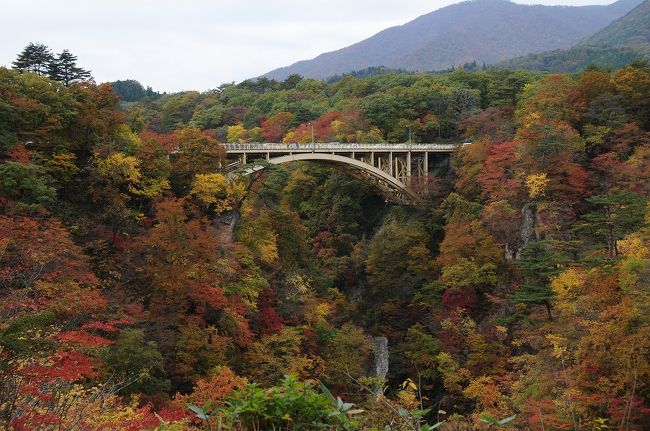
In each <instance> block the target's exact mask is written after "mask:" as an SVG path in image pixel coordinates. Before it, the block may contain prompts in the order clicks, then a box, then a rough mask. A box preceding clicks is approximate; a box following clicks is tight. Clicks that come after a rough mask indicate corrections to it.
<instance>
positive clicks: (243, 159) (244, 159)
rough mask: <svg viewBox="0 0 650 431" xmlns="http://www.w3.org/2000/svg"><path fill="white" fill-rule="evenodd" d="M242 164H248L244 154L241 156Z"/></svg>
mask: <svg viewBox="0 0 650 431" xmlns="http://www.w3.org/2000/svg"><path fill="white" fill-rule="evenodd" d="M241 164H242V165H245V164H246V153H243V154H242V155H241Z"/></svg>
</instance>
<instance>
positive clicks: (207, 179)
mask: <svg viewBox="0 0 650 431" xmlns="http://www.w3.org/2000/svg"><path fill="white" fill-rule="evenodd" d="M225 191H226V177H224V176H223V175H221V174H217V173H214V174H197V175H196V176H195V177H194V181H193V182H192V188H191V190H190V194H191V195H192V196H194V197H195V198H196V199H197V200H198V201H199V202H200V203H201V204H202V205H204V206H206V207H207V206H210V205H216V204H217V202H219V200H221V199H220V198H219V197H218V196H217V195H219V194H222V195H223V194H225Z"/></svg>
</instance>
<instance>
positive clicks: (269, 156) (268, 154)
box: [266, 153, 271, 162]
mask: <svg viewBox="0 0 650 431" xmlns="http://www.w3.org/2000/svg"><path fill="white" fill-rule="evenodd" d="M269 160H271V153H266V161H267V162H268V161H269Z"/></svg>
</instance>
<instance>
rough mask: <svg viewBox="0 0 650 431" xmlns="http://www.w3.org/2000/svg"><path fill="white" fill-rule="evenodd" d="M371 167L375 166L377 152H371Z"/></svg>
mask: <svg viewBox="0 0 650 431" xmlns="http://www.w3.org/2000/svg"><path fill="white" fill-rule="evenodd" d="M370 166H375V152H374V151H371V152H370Z"/></svg>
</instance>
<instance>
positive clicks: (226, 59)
mask: <svg viewBox="0 0 650 431" xmlns="http://www.w3.org/2000/svg"><path fill="white" fill-rule="evenodd" d="M455 2H456V1H454V0H410V1H399V2H398V1H394V0H359V1H350V0H328V1H325V0H313V1H305V0H302V1H300V0H259V1H253V0H242V1H232V0H228V1H222V0H185V1H174V0H111V1H107V0H40V1H39V0H21V1H13V0H0V6H1V10H2V13H1V14H0V29H1V30H0V36H1V37H2V44H1V45H0V64H4V65H7V66H9V65H10V64H11V62H12V61H13V60H14V59H15V57H16V55H17V54H18V53H19V52H20V51H21V50H22V48H23V47H24V46H25V45H27V43H29V42H30V41H33V42H40V43H44V44H46V45H48V46H50V47H51V48H52V49H53V50H54V51H56V52H60V51H61V50H63V49H69V50H70V51H71V52H72V53H73V54H75V55H77V56H78V57H79V63H80V64H81V65H82V66H83V67H86V68H89V69H92V71H93V75H94V76H95V78H96V79H97V81H98V82H102V81H112V80H117V79H126V78H133V79H138V80H139V81H140V82H142V83H143V84H144V85H150V86H152V87H153V88H154V89H157V90H164V91H178V90H185V89H197V90H206V89H209V88H215V87H217V86H218V85H220V84H221V83H224V82H230V81H241V80H244V79H247V78H250V77H254V76H258V75H260V74H263V73H265V72H268V71H270V70H272V69H274V68H277V67H281V66H286V65H289V64H291V63H294V62H296V61H299V60H304V59H308V58H313V57H315V56H317V55H318V54H321V53H323V52H326V51H332V50H335V49H339V48H342V47H344V46H347V45H350V44H352V43H355V42H358V41H359V40H362V39H364V38H366V37H369V36H372V35H373V34H375V33H377V32H378V31H381V30H383V29H384V28H387V27H390V26H393V25H399V24H403V23H405V22H408V21H410V20H412V19H414V18H416V17H417V16H420V15H423V14H425V13H428V12H431V11H433V10H435V9H438V8H440V7H442V6H445V5H447V4H451V3H455ZM517 2H518V3H531V4H539V3H542V4H576V5H577V4H596V3H599V4H606V3H611V0H610V1H607V0H604V1H602V0H593V1H590V0H573V1H571V0H569V1H562V0H557V1H552V0H551V1H542V0H532V1H528V0H523V1H522V0H518V1H517Z"/></svg>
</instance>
